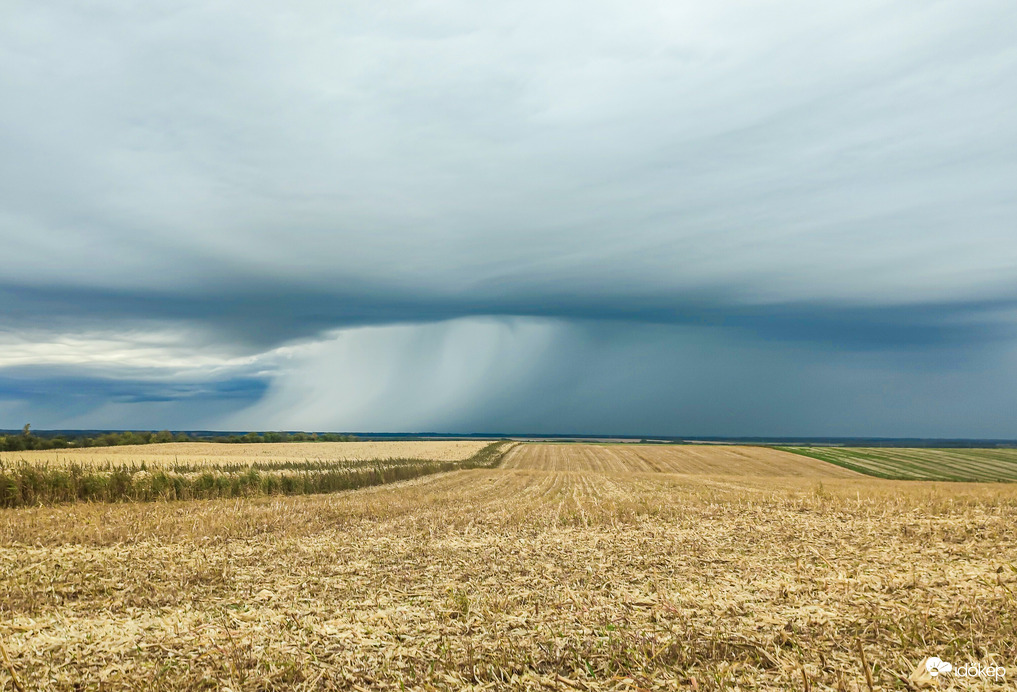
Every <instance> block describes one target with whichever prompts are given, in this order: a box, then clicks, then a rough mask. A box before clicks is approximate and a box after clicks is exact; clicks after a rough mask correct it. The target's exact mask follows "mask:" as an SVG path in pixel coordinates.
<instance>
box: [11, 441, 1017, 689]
mask: <svg viewBox="0 0 1017 692" xmlns="http://www.w3.org/2000/svg"><path fill="white" fill-rule="evenodd" d="M643 449H644V450H645V449H649V446H647V447H644V448H643ZM653 449H654V450H655V451H654V452H653V454H652V455H651V456H653V455H661V454H663V452H665V451H668V450H664V449H662V448H659V447H654V448H653ZM697 450H698V451H697V454H701V455H702V456H697V457H695V459H696V461H695V464H697V466H695V469H696V470H690V469H691V468H692V467H690V466H682V464H684V463H686V462H683V461H681V458H680V457H673V458H672V457H669V456H668V455H667V454H664V456H665V457H667V458H668V459H670V461H668V462H667V463H666V464H664V462H656V461H655V462H654V463H661V464H663V465H662V466H661V468H662V469H664V470H658V471H650V470H647V467H646V464H648V463H649V462H646V461H640V460H639V458H638V455H637V456H636V457H624V459H626V461H623V462H619V461H618V459H619V457H618V456H617V454H616V453H614V452H617V450H615V449H614V447H612V446H600V445H589V446H580V445H575V446H573V445H561V444H555V445H520V446H517V447H515V448H513V450H511V451H510V452H509V453H508V458H507V459H506V460H505V462H504V464H503V465H501V466H499V467H496V468H489V469H474V470H459V471H453V472H451V473H444V474H436V475H430V476H427V477H424V478H417V479H414V480H411V481H407V482H402V483H397V484H392V485H386V486H380V487H373V488H367V489H363V490H358V491H353V492H345V493H336V494H331V495H307V496H294V497H278V496H275V497H259V498H251V499H229V500H209V501H200V502H175V503H158V502H157V503H121V504H88V503H78V504H73V505H65V506H60V507H30V508H19V509H8V510H3V511H0V637H2V641H3V642H4V643H5V645H6V648H7V651H8V653H9V655H10V661H11V667H12V668H13V670H14V671H15V672H16V674H17V675H18V676H19V678H20V679H21V681H22V684H23V685H24V688H25V689H33V690H34V689H55V690H77V689H96V690H98V689H102V690H139V689H144V690H207V689H215V690H232V691H233V692H239V691H240V690H251V691H253V690H268V689H278V690H322V689H360V690H368V689H393V690H397V689H448V690H458V689H467V688H475V689H480V688H487V689H527V690H573V689H576V690H594V689H618V690H636V689H669V690H670V689H679V690H720V689H742V690H750V689H760V690H772V689H781V690H802V689H812V690H826V689H834V690H837V689H845V690H851V691H855V690H869V689H882V690H888V689H901V690H904V689H912V687H909V686H911V685H913V684H914V683H906V682H904V681H903V680H902V679H901V678H906V677H907V676H908V675H909V674H910V673H911V671H912V668H913V667H914V666H915V664H916V663H917V662H919V661H921V660H922V659H923V658H925V657H926V656H930V655H936V656H940V657H941V658H943V659H944V660H948V661H953V662H954V664H955V665H956V664H958V663H965V662H969V661H979V662H982V663H991V662H993V661H994V662H995V663H997V664H999V665H1003V666H1007V668H1008V675H1010V676H1012V675H1014V669H1015V668H1017V600H1015V596H1014V590H1015V589H1017V486H1015V485H1009V484H959V483H929V482H896V481H886V480H880V479H874V478H870V477H864V476H860V475H857V474H850V473H847V472H846V471H845V470H843V469H840V468H837V467H834V466H830V467H829V468H828V469H826V470H827V471H828V472H829V473H826V474H824V473H823V472H822V470H823V469H824V468H826V467H824V466H822V465H821V464H822V462H818V461H817V462H813V461H811V460H808V459H805V458H804V457H793V456H791V455H787V457H789V458H791V459H795V460H796V462H797V461H798V460H801V463H803V464H805V466H804V467H793V466H784V465H783V464H784V461H783V460H784V459H785V457H784V455H774V456H769V455H766V456H764V457H760V458H763V459H765V460H766V463H772V464H776V466H769V467H768V468H769V469H770V471H771V475H754V474H748V473H744V472H739V471H738V466H737V465H736V464H735V463H734V461H733V459H736V458H744V459H745V460H746V461H745V462H744V463H746V464H749V465H750V467H752V466H751V465H754V464H757V463H761V462H760V460H759V459H760V458H757V457H756V455H757V454H761V452H759V451H756V450H755V449H753V450H752V451H749V450H739V449H737V448H706V447H704V448H701V449H699V448H697ZM635 451H636V452H641V451H642V450H641V449H635ZM763 451H766V450H763ZM647 453H648V452H647ZM668 453H670V452H669V451H668ZM711 455H715V456H714V457H713V458H714V459H715V460H716V463H715V464H714V465H711V464H710V463H709V459H710V457H711ZM732 455H733V456H732ZM743 455H744V456H743ZM687 463H689V464H691V463H692V461H688V462H687ZM817 464H820V465H817ZM671 468H684V469H686V470H685V471H684V472H683V473H674V472H672V471H670V470H668V469H671ZM752 468H754V467H752ZM801 468H812V469H813V471H814V472H810V474H809V475H805V474H804V473H801V472H799V473H795V472H796V471H800V469H801ZM776 469H784V471H783V473H785V474H789V475H777V474H778V471H777V470H776ZM862 654H864V657H865V659H864V660H865V662H866V664H867V669H866V670H867V671H868V675H869V676H871V679H872V686H871V688H870V686H869V683H868V682H867V679H866V673H865V672H863V664H862V658H861V657H862ZM4 675H5V673H4V672H0V689H11V684H10V677H9V674H8V675H7V677H4ZM926 680H927V678H926ZM1011 681H1012V679H1011ZM920 682H921V681H920ZM955 682H956V683H958V684H959V683H960V682H962V681H960V680H957V681H955ZM1007 684H1008V683H1007V682H999V681H994V680H992V679H981V680H969V681H964V685H963V687H959V686H958V687H956V689H976V690H1002V689H1008V687H1007ZM5 686H6V687H5ZM947 686H949V684H948V685H947Z"/></svg>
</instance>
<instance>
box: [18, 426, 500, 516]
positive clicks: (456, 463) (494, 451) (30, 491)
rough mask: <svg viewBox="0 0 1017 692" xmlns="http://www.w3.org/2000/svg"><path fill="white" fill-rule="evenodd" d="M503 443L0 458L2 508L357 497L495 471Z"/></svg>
mask: <svg viewBox="0 0 1017 692" xmlns="http://www.w3.org/2000/svg"><path fill="white" fill-rule="evenodd" d="M500 446H501V445H500V443H494V444H491V443H488V442H474V441H469V442H462V441H450V442H444V441H421V442H314V443H299V442H298V443H275V444H267V443H266V444H220V443H204V442H181V443H168V444H149V445H138V446H133V445H131V446H121V447H103V448H87V449H73V450H66V449H65V450H48V451H26V452H4V453H2V454H0V507H21V506H26V505H35V504H52V503H60V502H76V501H87V502H122V501H148V500H190V499H210V498H216V497H252V496H257V495H303V494H309V493H326V492H334V491H337V490H352V489H355V488H361V487H364V486H368V485H379V484H383V483H391V482H393V481H399V480H407V479H409V478H416V477H418V476H423V475H426V474H429V473H436V472H438V471H452V470H455V469H460V468H476V467H479V466H489V465H491V464H494V463H496V462H497V461H498V459H500V458H501V453H500V451H498V450H499V448H500Z"/></svg>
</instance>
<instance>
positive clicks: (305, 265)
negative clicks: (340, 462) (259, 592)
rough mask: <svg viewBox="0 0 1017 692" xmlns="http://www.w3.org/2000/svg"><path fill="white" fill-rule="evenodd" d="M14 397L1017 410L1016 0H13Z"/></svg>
mask: <svg viewBox="0 0 1017 692" xmlns="http://www.w3.org/2000/svg"><path fill="white" fill-rule="evenodd" d="M0 17H2V21H0V103H2V107H0V242H2V247H3V254H2V262H0V428H20V427H21V426H22V425H23V424H24V423H25V422H31V423H32V424H33V426H34V427H36V428H56V427H59V428H93V427H102V428H165V427H169V428H174V429H181V428H184V429H234V430H248V429H259V430H261V429H279V428H285V429H314V430H360V431H367V430H372V431H423V430H431V431H449V432H468V431H490V432H561V433H603V434H608V433H616V434H637V435H643V434H658V435H665V434H666V435H802V436H807V435H817V436H818V435H858V436H925V437H1008V438H1015V437H1017V415H1015V414H1017V118H1015V117H1014V113H1017V39H1015V38H1014V31H1013V28H1014V26H1017V5H1015V4H1014V3H1013V2H1012V1H1011V0H998V1H981V0H939V1H937V2H913V1H908V2H903V1H900V2H887V1H878V2H875V1H866V0H860V1H859V2H852V3H815V2H806V1H804V0H803V1H801V2H798V1H787V0H781V1H779V2H776V1H754V2H733V1H730V0H718V1H717V2H710V3H703V2H696V3H692V2H684V3H682V2H678V3H675V2H666V3H665V2H659V3H658V2H642V1H640V0H625V1H621V0H618V1H616V2H601V1H597V0H594V1H593V2H591V1H590V0H586V1H585V2H564V1H562V2H560V1H557V0H541V1H540V2H527V1H522V2H515V3H503V4H500V5H498V4H495V5H492V4H489V3H487V4H485V3H479V4H478V3H474V2H465V1H464V2H458V1H456V0H450V1H445V2H441V1H439V2H427V3H422V2H421V3H413V2H398V1H395V2H388V3H377V2H357V1H355V0H354V1H351V2H345V3H326V2H295V3H286V4H280V3H261V2H252V1H251V0H246V1H245V2H239V1H237V2H228V1H226V2H214V3H210V2H169V3H159V4H157V5H152V4H145V3H141V4H139V3H133V2H119V1H117V2H92V3H70V2H68V3H63V2H52V3H36V2H27V1H26V2H18V1H16V0H15V1H14V2H9V3H7V4H6V5H5V7H4V8H3V10H0Z"/></svg>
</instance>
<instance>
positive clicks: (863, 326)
mask: <svg viewBox="0 0 1017 692" xmlns="http://www.w3.org/2000/svg"><path fill="white" fill-rule="evenodd" d="M265 283H266V282H261V283H260V285H258V286H240V287H228V288H224V289H219V290H213V291H207V292H203V293H200V294H190V295H188V294H183V295H182V294H180V293H156V292H149V291H126V290H120V291H112V290H103V289H77V290H73V291H72V290H68V289H59V288H36V287H25V286H19V287H3V286H0V298H2V299H3V305H4V310H5V313H6V314H5V317H6V318H7V320H8V321H9V322H14V323H19V322H20V323H22V324H30V325H33V326H37V327H38V326H46V325H49V326H50V327H52V326H53V325H55V324H59V323H60V322H61V321H63V322H64V323H65V324H66V325H67V326H68V327H74V326H76V325H80V324H95V323H97V322H100V321H103V320H106V321H109V322H112V323H113V324H114V325H116V324H131V323H135V322H138V321H144V320H149V321H156V322H160V321H165V322H180V323H188V324H191V325H200V326H202V327H204V328H205V330H207V331H206V333H211V334H213V335H214V336H216V338H219V339H228V340H229V341H230V343H232V344H233V345H235V346H236V347H237V348H239V349H244V348H246V349H249V350H264V349H266V348H272V347H277V346H280V345H282V344H284V343H287V342H291V341H294V340H299V339H307V338H314V337H320V336H321V335H322V333H323V332H327V331H330V330H334V329H337V328H343V327H352V326H364V325H376V324H392V323H410V322H432V321H442V320H449V319H455V318H460V317H468V316H471V315H500V316H506V317H520V316H529V317H545V318H558V319H564V320H623V321H639V322H643V323H647V324H672V325H692V326H702V327H722V328H725V329H728V330H740V331H743V332H746V333H747V334H749V335H750V336H752V337H755V338H759V339H764V340H769V341H778V342H779V341H786V342H798V341H801V342H811V343H814V344H816V345H821V346H826V347H830V346H836V347H838V348H842V349H863V350H864V349H876V350H878V349H902V348H911V349H925V348H965V347H975V348H977V347H979V346H982V345H985V344H986V343H988V342H992V341H997V340H1004V339H1010V338H1013V337H1014V336H1017V333H1015V325H1014V323H1013V322H1012V321H1011V320H1010V319H1009V317H1010V315H1011V314H1013V313H1017V298H1004V297H1000V298H995V299H986V300H968V301H956V302H953V303H947V302H929V303H920V304H915V305H879V306H858V305H837V304H830V303H825V304H824V303H820V302H800V303H769V304H764V305H740V304H737V303H732V302H731V301H725V300H724V297H723V296H711V295H709V294H707V293H706V292H705V291H700V292H699V294H700V295H698V296H697V295H689V294H685V295H680V296H670V295H659V294H657V295H654V294H650V295H637V294H633V295H627V296H617V295H602V294H598V292H599V287H598V286H595V285H594V286H590V287H588V288H587V289H586V290H585V291H578V292H576V293H572V294H553V293H549V292H548V293H543V294H542V295H541V296H539V297H534V298H530V297H528V296H525V295H522V296H513V295H507V296H506V295H484V294H480V293H474V294H473V295H472V296H470V295H467V296H435V295H431V296H428V295H419V296H416V297H413V298H410V297H407V296H403V295H398V294H397V295H384V294H377V293H376V294H370V293H348V294H341V293H336V294H329V293H325V292H323V291H313V290H306V289H305V290H301V287H299V286H294V285H275V286H271V285H265ZM189 293H190V292H189ZM689 293H692V292H689ZM1000 315H1003V316H1004V317H1005V318H1004V319H1001V317H1000Z"/></svg>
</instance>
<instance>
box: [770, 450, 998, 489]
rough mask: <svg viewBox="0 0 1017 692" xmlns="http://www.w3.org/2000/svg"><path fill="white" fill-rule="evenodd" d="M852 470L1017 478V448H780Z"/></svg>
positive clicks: (910, 476) (902, 476)
mask: <svg viewBox="0 0 1017 692" xmlns="http://www.w3.org/2000/svg"><path fill="white" fill-rule="evenodd" d="M777 449H782V450H784V451H786V452H794V453H795V454H801V455H802V456H807V457H811V458H813V459H819V460H821V461H826V462H829V463H831V464H836V465H837V466H842V467H844V468H846V469H851V470H852V471H858V472H859V473H864V474H868V475H870V476H876V477H878V478H893V479H898V480H918V481H1001V482H1014V481H1017V449H926V448H921V449H919V448H887V447H778V448H777Z"/></svg>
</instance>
